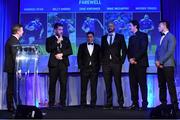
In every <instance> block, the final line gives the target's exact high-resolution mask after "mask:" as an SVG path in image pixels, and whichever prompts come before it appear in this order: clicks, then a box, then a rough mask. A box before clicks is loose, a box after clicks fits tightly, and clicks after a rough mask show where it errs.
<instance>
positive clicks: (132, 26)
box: [129, 23, 136, 32]
mask: <svg viewBox="0 0 180 120" xmlns="http://www.w3.org/2000/svg"><path fill="white" fill-rule="evenodd" d="M129 29H130V31H131V32H134V31H135V30H136V26H134V25H133V24H132V23H130V24H129Z"/></svg>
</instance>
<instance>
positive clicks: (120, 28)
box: [20, 0, 160, 73]
mask: <svg viewBox="0 0 180 120" xmlns="http://www.w3.org/2000/svg"><path fill="white" fill-rule="evenodd" d="M132 19H136V20H138V21H139V23H140V31H142V32H146V33H148V38H149V46H148V56H149V63H150V67H149V68H148V72H149V73H154V72H156V69H155V65H154V56H155V50H156V47H157V44H158V43H159V39H160V36H159V33H158V30H157V26H158V22H159V20H160V0H143V1H137V0H128V1H127V0H116V1H114V0H110V1H109V0H63V1H62V0H41V1H37V0H31V1H25V0H21V1H20V23H21V24H23V26H24V31H25V33H24V36H23V38H22V39H21V43H22V44H39V52H40V60H39V67H38V68H39V72H40V73H46V72H48V67H47V64H48V58H49V54H48V53H47V52H46V49H45V42H46V38H47V37H49V36H51V35H53V25H54V23H57V22H58V23H61V24H63V26H64V35H66V36H68V37H69V39H70V41H71V45H72V49H73V55H72V56H70V66H69V72H78V71H79V70H78V66H77V51H78V47H79V45H80V44H81V43H83V42H85V41H86V32H88V31H93V32H94V33H95V42H96V43H98V44H100V43H101V36H102V35H104V34H106V33H107V24H108V22H109V21H113V22H114V24H115V26H116V32H117V33H121V34H123V35H124V36H125V40H126V45H128V39H129V37H130V36H131V35H132V33H131V32H130V31H129V27H128V26H129V24H128V23H129V21H130V20H132ZM128 66H129V63H128V60H126V62H125V64H124V65H123V70H122V72H128V68H129V67H128Z"/></svg>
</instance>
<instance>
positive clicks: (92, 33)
mask: <svg viewBox="0 0 180 120" xmlns="http://www.w3.org/2000/svg"><path fill="white" fill-rule="evenodd" d="M89 34H91V35H93V36H94V32H87V33H86V35H87V36H88V35H89Z"/></svg>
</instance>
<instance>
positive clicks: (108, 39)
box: [107, 32, 116, 60]
mask: <svg viewBox="0 0 180 120" xmlns="http://www.w3.org/2000/svg"><path fill="white" fill-rule="evenodd" d="M109 34H112V41H111V43H110V38H111V35H109ZM109 34H108V36H107V42H108V44H109V45H110V44H113V42H114V39H115V35H116V33H115V32H113V33H109ZM109 58H110V60H111V59H112V57H111V54H110V56H109Z"/></svg>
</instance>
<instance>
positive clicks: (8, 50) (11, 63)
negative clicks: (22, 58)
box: [4, 36, 19, 73]
mask: <svg viewBox="0 0 180 120" xmlns="http://www.w3.org/2000/svg"><path fill="white" fill-rule="evenodd" d="M17 44H19V41H18V40H17V38H16V37H14V36H11V37H10V38H9V39H8V40H7V42H6V45H5V62H4V72H9V73H13V72H15V57H16V52H17V49H16V48H15V47H13V45H17Z"/></svg>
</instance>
